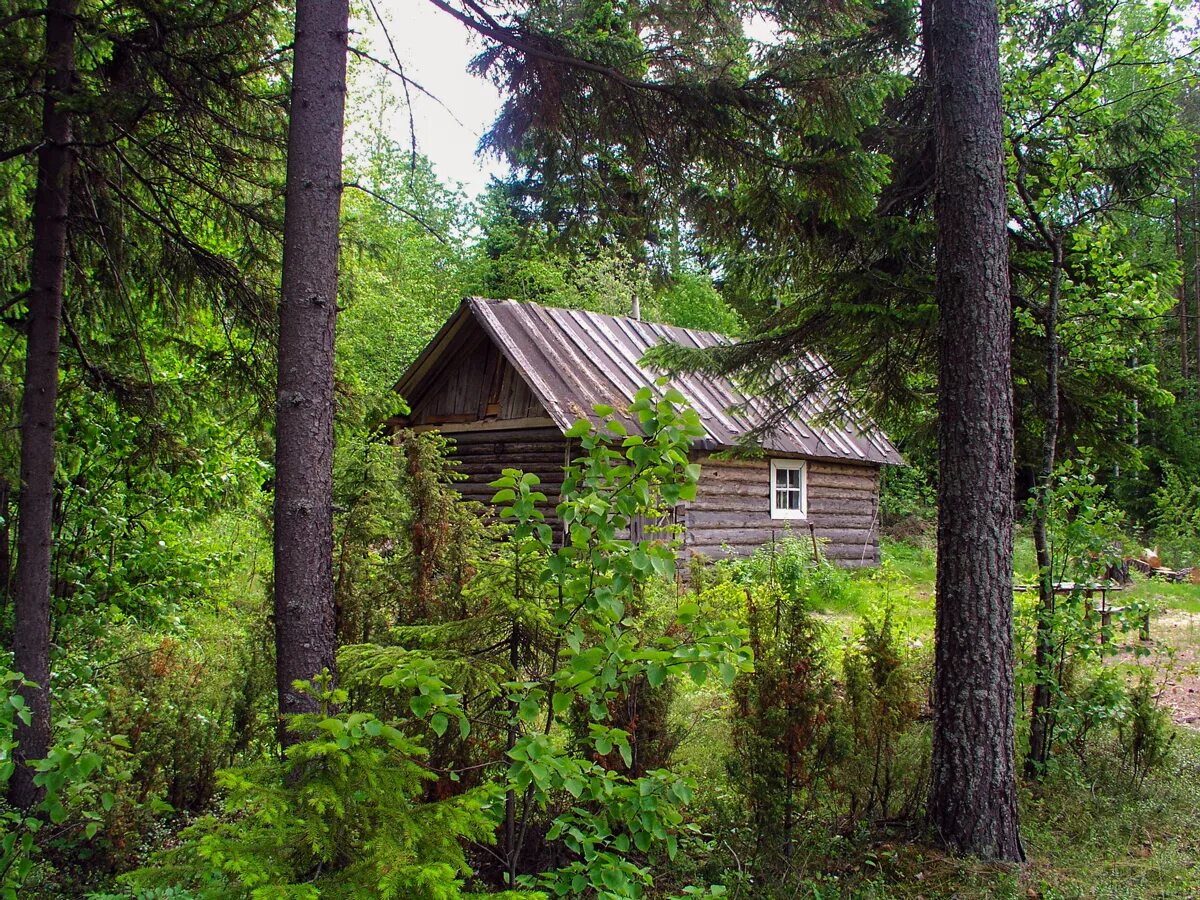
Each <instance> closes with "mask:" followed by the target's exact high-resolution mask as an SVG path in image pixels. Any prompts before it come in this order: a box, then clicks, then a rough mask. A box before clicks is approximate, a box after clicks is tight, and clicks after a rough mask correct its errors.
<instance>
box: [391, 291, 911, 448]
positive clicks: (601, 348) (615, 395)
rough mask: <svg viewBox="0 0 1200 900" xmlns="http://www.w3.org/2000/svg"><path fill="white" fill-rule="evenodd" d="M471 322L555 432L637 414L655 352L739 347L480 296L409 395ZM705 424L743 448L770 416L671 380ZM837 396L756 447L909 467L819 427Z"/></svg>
mask: <svg viewBox="0 0 1200 900" xmlns="http://www.w3.org/2000/svg"><path fill="white" fill-rule="evenodd" d="M467 314H469V315H471V316H472V317H473V318H474V319H475V320H476V321H477V322H478V323H479V324H480V325H481V326H482V327H483V329H484V330H485V331H486V332H487V333H488V334H489V335H490V336H491V338H492V340H494V341H495V342H496V345H497V346H498V347H499V348H500V350H501V352H502V353H503V354H504V355H505V357H506V358H507V359H508V361H509V362H510V363H511V364H512V366H513V368H515V369H516V370H517V371H518V372H519V373H520V374H521V376H522V377H523V378H524V379H525V380H526V381H527V382H528V384H529V386H530V387H531V388H532V389H533V392H534V393H535V394H536V395H537V397H538V399H539V400H540V401H541V402H542V405H543V406H545V408H546V411H547V412H548V413H549V414H550V417H551V418H552V419H553V420H554V422H555V424H557V425H558V427H559V428H561V429H563V430H564V431H565V430H566V429H567V428H569V427H570V426H571V425H572V424H573V423H574V422H575V421H576V420H577V419H579V418H589V419H591V420H593V421H594V420H596V418H597V417H596V414H595V413H594V411H593V407H594V406H596V405H599V404H604V405H608V406H612V407H613V408H614V409H615V410H617V412H618V414H619V413H620V411H621V410H625V409H628V406H629V404H630V403H632V401H633V397H634V394H635V393H636V392H637V391H638V389H639V388H642V387H644V386H646V385H653V384H654V383H655V381H656V380H657V379H658V378H660V377H662V373H661V372H659V371H656V370H654V369H653V368H651V367H649V366H643V365H642V364H641V359H642V357H643V356H644V355H645V354H646V351H647V350H649V349H650V348H651V347H654V346H657V345H658V344H661V343H664V342H669V343H674V344H679V345H681V346H683V347H712V346H716V345H718V344H730V343H732V340H731V339H730V338H728V337H726V336H725V335H722V334H717V333H716V332H711V331H695V330H693V329H690V328H676V327H674V326H672V325H660V324H657V323H653V322H643V321H641V320H639V319H632V318H627V317H624V316H604V315H599V314H598V313H592V312H585V311H583V310H576V309H557V308H552V307H546V306H539V305H537V304H534V303H517V302H515V301H513V300H487V299H484V298H481V297H471V298H468V299H467V300H465V301H464V302H463V305H462V307H460V308H459V310H458V312H457V313H456V314H455V315H454V317H453V318H452V319H451V320H450V322H448V323H447V324H446V327H445V328H443V329H442V331H441V332H439V335H438V337H436V338H434V340H433V342H432V343H431V344H430V346H429V347H427V348H426V351H425V352H424V353H422V354H421V356H420V357H419V358H418V360H417V361H416V362H414V363H413V366H412V367H411V368H410V369H409V371H408V373H406V374H405V376H404V377H403V378H402V379H400V382H399V383H398V384H397V386H396V387H397V390H399V391H400V392H401V393H402V394H403V393H406V391H407V389H409V388H411V387H414V386H415V384H414V381H419V380H420V378H421V377H422V376H423V375H424V374H425V373H427V372H428V371H429V366H428V363H429V362H431V361H432V360H431V357H433V356H437V355H438V350H439V345H444V341H443V340H442V338H443V336H445V335H447V334H448V333H451V332H454V331H457V327H456V326H457V325H458V324H459V322H460V320H461V318H462V317H463V316H465V315H467ZM793 364H794V365H796V366H799V367H802V373H803V374H807V375H815V374H818V373H820V372H821V371H823V370H824V369H825V368H826V366H825V363H824V361H823V360H821V359H820V357H818V356H816V355H815V354H811V353H810V354H806V355H805V356H804V357H800V358H798V359H796V360H795V362H794V363H793ZM669 385H670V386H671V387H674V388H676V389H677V390H678V391H679V392H680V393H681V394H683V396H684V397H686V398H687V400H688V401H689V402H690V403H691V405H692V406H693V408H695V410H696V412H697V413H698V414H699V416H700V422H701V424H702V425H703V427H704V430H705V432H706V433H705V436H704V437H702V438H700V439H699V440H697V441H696V446H698V447H701V448H703V449H710V450H715V449H723V448H731V447H736V446H740V445H741V443H742V439H743V438H744V437H745V436H746V435H748V434H751V433H752V432H754V431H755V429H756V428H758V427H760V426H762V425H763V423H765V422H767V421H768V420H769V419H770V418H771V417H770V416H769V411H768V410H767V409H766V408H765V403H764V401H763V400H762V399H760V398H754V397H751V396H748V395H747V394H745V393H744V392H743V391H742V390H740V389H739V388H738V387H737V385H735V384H734V383H733V382H731V381H729V380H728V379H725V378H718V377H714V376H710V375H703V374H682V375H679V376H676V377H673V378H671V379H670V380H669ZM828 405H829V394H828V392H827V391H826V390H824V389H821V388H818V389H817V390H816V391H814V392H812V393H810V394H808V395H807V396H806V397H803V398H800V400H799V402H798V404H797V405H796V409H795V411H794V412H792V413H791V414H789V415H787V416H783V417H781V418H780V420H779V421H778V422H776V423H774V424H773V425H772V426H771V428H770V430H769V431H764V433H763V434H762V435H761V437H760V438H759V439H758V440H757V441H756V442H755V443H757V444H758V445H759V446H761V447H762V449H763V450H764V451H767V452H774V453H783V454H794V455H800V456H809V457H815V458H819V459H836V460H845V461H848V462H863V463H876V464H882V463H888V464H903V462H904V460H903V457H901V455H900V453H899V452H898V451H897V450H896V448H895V446H893V445H892V442H891V441H890V440H888V438H887V435H885V434H884V433H883V432H882V431H880V430H879V429H878V428H877V427H875V426H874V425H873V424H871V423H870V422H867V421H866V419H864V418H862V417H858V418H859V421H858V422H857V423H854V422H844V423H842V424H825V423H823V424H816V423H817V422H818V421H822V422H823V420H822V414H823V413H824V412H825V411H826V410H827V409H828Z"/></svg>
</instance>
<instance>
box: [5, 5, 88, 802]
mask: <svg viewBox="0 0 1200 900" xmlns="http://www.w3.org/2000/svg"><path fill="white" fill-rule="evenodd" d="M75 8H76V0H49V2H48V3H47V4H46V79H45V91H46V93H45V99H44V100H43V106H42V145H41V147H40V149H39V150H38V171H37V186H36V188H35V193H34V199H33V254H32V263H31V269H30V281H29V315H28V319H27V323H26V327H27V340H26V345H25V348H26V349H25V392H24V395H23V396H22V398H21V485H20V490H19V493H18V499H17V572H16V587H15V590H14V597H13V609H14V616H15V621H14V628H13V665H14V666H15V667H16V670H17V671H18V672H22V673H23V674H24V675H25V678H26V679H27V680H29V681H31V682H33V684H34V686H33V687H26V688H24V689H22V692H21V693H22V695H23V696H24V698H25V704H26V706H27V708H28V710H29V713H30V720H29V723H28V724H26V723H24V722H21V721H19V720H18V722H17V728H16V741H17V746H16V750H15V753H14V761H15V762H16V764H17V765H16V769H15V771H14V772H13V776H12V780H11V781H10V782H9V799H10V800H11V801H12V803H13V805H14V806H16V807H18V808H20V809H29V808H30V807H32V806H33V805H34V804H36V803H37V801H38V799H39V795H40V793H41V792H40V790H39V789H38V788H37V786H36V785H34V783H33V776H34V772H33V770H32V769H31V768H30V767H29V766H28V765H27V763H28V762H30V761H32V760H36V759H43V758H45V756H46V754H47V753H48V752H49V750H50V551H51V544H52V533H53V532H52V520H53V514H54V420H55V410H56V407H57V404H58V343H59V325H60V319H61V318H62V302H63V282H64V281H65V277H66V253H67V213H68V210H69V206H70V196H71V169H72V156H71V154H72V151H71V147H70V143H71V116H70V113H69V111H68V107H67V105H66V104H65V103H64V102H63V101H64V100H65V99H66V97H67V95H68V94H69V93H70V91H71V85H72V82H73V80H74V77H75Z"/></svg>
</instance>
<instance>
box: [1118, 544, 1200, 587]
mask: <svg viewBox="0 0 1200 900" xmlns="http://www.w3.org/2000/svg"><path fill="white" fill-rule="evenodd" d="M1124 563H1125V575H1126V580H1127V579H1128V572H1129V570H1130V569H1135V570H1136V571H1138V572H1141V573H1142V574H1143V575H1148V576H1150V577H1151V578H1161V579H1163V580H1164V581H1173V582H1190V583H1192V584H1200V566H1189V567H1188V568H1186V569H1172V568H1169V567H1167V566H1164V565H1163V564H1162V559H1161V558H1160V557H1159V555H1158V548H1157V547H1155V548H1153V549H1151V548H1150V547H1147V548H1145V549H1144V550H1142V552H1141V555H1140V556H1127V557H1126V558H1125V560H1124ZM1112 568H1114V569H1115V568H1116V567H1115V566H1113V567H1112Z"/></svg>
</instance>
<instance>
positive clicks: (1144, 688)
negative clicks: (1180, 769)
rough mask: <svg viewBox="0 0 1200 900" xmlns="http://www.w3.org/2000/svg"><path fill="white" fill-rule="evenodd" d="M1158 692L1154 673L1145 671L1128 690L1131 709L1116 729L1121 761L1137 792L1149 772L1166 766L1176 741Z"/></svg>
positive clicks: (1169, 718)
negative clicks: (1158, 697) (1169, 753)
mask: <svg viewBox="0 0 1200 900" xmlns="http://www.w3.org/2000/svg"><path fill="white" fill-rule="evenodd" d="M1157 693H1158V691H1157V689H1156V687H1155V684H1154V680H1153V677H1152V676H1151V674H1150V673H1149V672H1142V673H1141V674H1140V676H1139V677H1138V680H1137V682H1136V684H1134V686H1133V687H1132V688H1131V689H1129V690H1128V698H1129V707H1128V710H1127V712H1126V715H1125V716H1124V717H1122V719H1121V721H1120V723H1119V725H1118V726H1117V741H1118V747H1119V752H1120V755H1121V762H1122V764H1123V765H1124V766H1126V767H1127V769H1128V771H1129V775H1130V779H1131V780H1132V782H1133V784H1134V786H1135V787H1136V788H1137V789H1138V790H1141V788H1142V786H1143V785H1144V784H1145V781H1146V776H1147V775H1149V774H1150V772H1152V771H1153V770H1154V769H1158V768H1161V767H1162V766H1163V765H1164V764H1165V763H1166V761H1167V753H1168V752H1169V750H1170V747H1171V743H1172V742H1173V741H1174V739H1175V735H1174V733H1173V729H1172V727H1171V717H1170V716H1169V715H1168V714H1167V713H1166V711H1165V710H1164V709H1163V708H1162V706H1161V705H1160V704H1159V702H1158V700H1157Z"/></svg>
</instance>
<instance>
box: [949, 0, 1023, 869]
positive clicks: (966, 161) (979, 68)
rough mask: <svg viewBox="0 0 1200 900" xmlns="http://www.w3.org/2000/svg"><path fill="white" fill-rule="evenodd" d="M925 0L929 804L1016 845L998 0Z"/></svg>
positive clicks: (952, 826) (965, 828) (954, 838)
mask: <svg viewBox="0 0 1200 900" xmlns="http://www.w3.org/2000/svg"><path fill="white" fill-rule="evenodd" d="M926 2H927V3H928V2H931V3H932V9H931V11H930V15H929V17H928V21H929V24H930V31H929V34H928V36H927V39H926V40H927V43H926V51H927V53H929V54H930V57H931V71H932V73H933V96H934V112H935V121H936V128H937V206H936V216H937V228H938V237H937V297H938V305H939V309H940V336H939V365H940V368H939V371H940V380H939V396H938V412H939V458H940V472H939V487H938V535H937V541H938V572H937V633H936V638H935V644H936V648H935V674H934V729H933V763H932V772H931V779H930V796H929V819H930V824H931V825H932V827H933V828H934V829H935V830H936V831H937V833H938V834H939V836H940V838H941V839H942V840H943V841H944V842H945V844H946V845H947V846H948V847H950V848H951V849H953V850H955V851H959V852H967V853H974V854H978V855H980V856H984V857H987V858H991V859H1000V860H1020V859H1021V858H1022V850H1021V843H1020V838H1019V836H1018V833H1017V794H1016V764H1015V747H1014V720H1013V715H1014V711H1013V649H1012V606H1013V595H1012V518H1013V507H1012V505H1013V495H1012V491H1013V401H1012V372H1011V369H1012V362H1011V358H1010V342H1011V319H1012V313H1011V307H1010V301H1009V296H1008V246H1007V233H1006V223H1007V220H1008V211H1007V206H1006V200H1005V170H1004V159H1003V144H1002V140H1003V135H1002V127H1001V98H1000V71H999V51H998V34H999V25H998V22H997V13H996V5H995V2H994V0H926Z"/></svg>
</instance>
